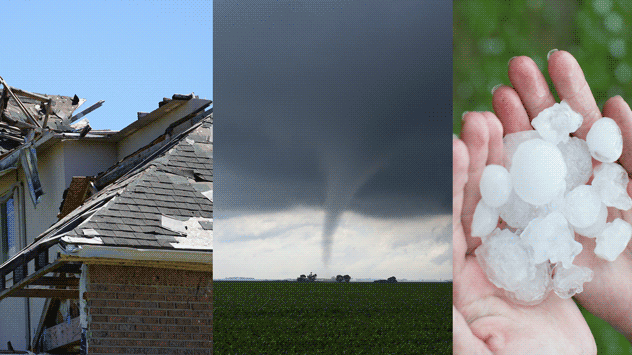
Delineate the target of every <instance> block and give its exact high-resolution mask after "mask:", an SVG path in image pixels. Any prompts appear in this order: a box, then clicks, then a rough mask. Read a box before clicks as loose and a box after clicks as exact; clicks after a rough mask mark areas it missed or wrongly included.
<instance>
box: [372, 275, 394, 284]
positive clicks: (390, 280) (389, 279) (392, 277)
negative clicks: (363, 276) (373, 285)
mask: <svg viewBox="0 0 632 355" xmlns="http://www.w3.org/2000/svg"><path fill="white" fill-rule="evenodd" d="M373 282H379V283H395V282H397V279H396V278H395V276H391V277H389V278H388V279H386V280H375V281H373Z"/></svg>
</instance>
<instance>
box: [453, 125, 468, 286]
mask: <svg viewBox="0 0 632 355" xmlns="http://www.w3.org/2000/svg"><path fill="white" fill-rule="evenodd" d="M469 164H470V157H469V156H468V152H467V147H466V146H465V143H463V141H461V140H459V139H458V138H456V137H455V138H453V139H452V269H453V272H454V273H455V274H458V273H459V272H461V270H462V269H463V264H464V263H465V252H466V250H467V244H466V242H465V234H463V225H462V224H461V211H462V208H463V190H464V189H465V184H466V183H467V178H468V177H467V170H468V168H469Z"/></svg>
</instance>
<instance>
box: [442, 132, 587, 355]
mask: <svg viewBox="0 0 632 355" xmlns="http://www.w3.org/2000/svg"><path fill="white" fill-rule="evenodd" d="M458 143H461V142H458ZM464 150H465V148H464V146H462V143H461V147H459V146H458V144H457V145H455V147H454V184H455V189H454V191H455V196H454V209H455V210H454V211H453V213H454V215H455V216H460V215H461V212H462V211H465V208H464V209H463V210H462V211H461V203H462V201H463V198H462V197H463V196H464V184H461V186H460V187H459V186H458V185H459V182H460V181H463V180H464V176H467V178H468V180H469V179H470V176H468V174H467V157H464V154H463V151H464ZM465 153H466V152H465ZM464 160H465V164H464ZM472 165H476V162H472V164H470V166H472ZM454 220H455V225H454V226H453V238H454V240H453V245H454V253H455V255H454V275H453V276H454V289H453V293H454V295H453V297H454V305H455V307H456V309H457V312H459V314H460V315H462V316H463V319H464V320H465V322H466V323H467V324H468V326H469V329H470V330H471V336H470V337H469V339H464V342H462V346H463V348H461V349H459V348H458V345H457V346H456V349H455V353H461V352H464V351H466V350H467V351H473V349H476V350H474V352H472V353H475V354H484V353H494V354H539V353H542V354H550V353H555V354H593V353H595V351H596V350H595V343H594V339H593V338H592V335H591V333H590V330H589V328H588V326H587V325H586V322H585V321H584V318H583V317H582V315H581V313H580V312H579V310H578V309H577V306H576V305H575V303H574V302H573V301H572V300H562V299H560V298H558V297H549V298H547V299H546V300H545V301H544V302H542V303H541V304H539V305H538V306H532V307H527V306H520V305H516V304H514V303H513V302H511V301H510V300H508V299H507V298H506V297H505V295H504V293H503V291H502V290H500V289H498V288H496V287H495V286H494V285H493V284H492V283H490V282H489V281H488V280H487V277H486V275H485V274H484V272H483V271H482V269H481V268H480V266H479V265H478V262H477V260H476V258H475V257H474V256H473V255H465V249H466V238H465V234H464V232H463V228H462V226H461V224H460V223H458V222H457V221H458V218H455V219H454ZM456 322H457V321H456V320H455V323H456ZM455 326H456V325H455ZM455 336H457V335H456V334H455ZM484 351H486V352H484Z"/></svg>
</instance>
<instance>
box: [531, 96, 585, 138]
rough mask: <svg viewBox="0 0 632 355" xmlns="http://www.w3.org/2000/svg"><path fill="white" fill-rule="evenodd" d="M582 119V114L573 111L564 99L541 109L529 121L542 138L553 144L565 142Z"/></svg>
mask: <svg viewBox="0 0 632 355" xmlns="http://www.w3.org/2000/svg"><path fill="white" fill-rule="evenodd" d="M583 121H584V119H583V117H582V115H580V114H579V113H577V112H575V111H573V110H572V109H571V107H570V106H569V105H568V103H567V102H566V101H564V100H562V102H560V103H559V104H558V103H555V104H553V106H551V107H549V108H547V109H546V110H543V111H542V112H540V113H539V114H538V116H536V118H534V119H533V120H532V121H531V125H532V126H533V128H535V129H536V131H538V133H539V134H540V136H542V139H544V140H546V141H547V142H551V143H553V144H556V145H557V144H558V143H560V142H563V143H566V142H568V139H569V134H571V133H573V132H575V131H576V130H577V129H579V127H580V126H581V125H582V122H583Z"/></svg>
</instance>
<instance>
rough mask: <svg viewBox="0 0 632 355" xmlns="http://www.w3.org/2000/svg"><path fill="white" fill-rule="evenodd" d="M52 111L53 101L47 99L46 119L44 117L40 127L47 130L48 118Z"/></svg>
mask: <svg viewBox="0 0 632 355" xmlns="http://www.w3.org/2000/svg"><path fill="white" fill-rule="evenodd" d="M52 110H53V99H48V104H47V105H46V117H44V123H43V124H42V127H44V128H48V117H49V116H50V112H51V111H52Z"/></svg>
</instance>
